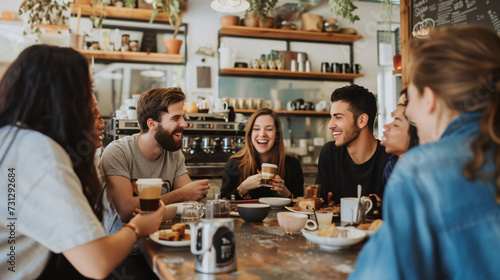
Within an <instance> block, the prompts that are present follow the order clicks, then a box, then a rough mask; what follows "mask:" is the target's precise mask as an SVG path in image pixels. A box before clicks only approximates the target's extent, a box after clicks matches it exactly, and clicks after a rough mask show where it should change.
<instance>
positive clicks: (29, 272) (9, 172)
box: [0, 126, 105, 279]
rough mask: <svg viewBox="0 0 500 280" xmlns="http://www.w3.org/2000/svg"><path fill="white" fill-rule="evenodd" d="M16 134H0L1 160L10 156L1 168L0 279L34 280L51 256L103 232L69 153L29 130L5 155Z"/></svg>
mask: <svg viewBox="0 0 500 280" xmlns="http://www.w3.org/2000/svg"><path fill="white" fill-rule="evenodd" d="M16 129H17V128H13V127H12V126H5V127H3V128H0V157H2V156H3V155H5V154H6V157H5V159H4V161H3V162H2V164H1V165H0V178H1V180H0V181H1V183H0V184H1V186H2V187H1V188H0V197H1V198H2V199H1V200H0V209H2V211H3V212H2V215H1V217H0V240H1V242H0V279H35V278H37V277H38V276H40V273H41V272H42V271H43V269H44V268H45V266H46V265H47V262H48V260H49V257H50V252H51V251H52V252H54V253H61V252H63V251H66V250H68V249H71V248H75V247H77V246H79V245H82V244H86V243H88V242H91V241H94V240H96V239H99V238H101V237H104V236H105V232H104V229H103V227H102V225H101V223H100V222H99V220H98V219H97V217H96V216H95V214H94V212H93V211H92V208H91V207H90V204H89V203H88V201H87V199H86V198H85V195H84V194H83V190H82V185H81V183H80V180H79V179H78V176H77V175H76V174H75V172H74V171H73V164H72V162H71V159H70V156H69V155H68V153H67V152H66V151H65V150H64V149H63V148H62V147H61V146H60V145H59V144H58V143H56V142H55V141H54V140H52V139H51V138H49V137H47V136H45V135H43V134H42V133H40V132H36V131H33V130H27V129H21V130H20V131H19V133H18V134H17V136H16V138H15V140H14V142H12V146H10V147H9V148H8V150H7V147H8V146H9V143H10V142H11V141H12V137H13V135H12V134H13V133H14V131H15V130H16ZM8 179H10V181H8ZM8 207H11V208H10V209H9V208H8ZM9 210H11V211H12V212H8V211H9ZM9 254H10V255H9ZM10 261H13V262H12V263H11V262H10ZM14 266H15V267H14ZM9 268H10V269H12V270H15V272H14V271H12V270H9Z"/></svg>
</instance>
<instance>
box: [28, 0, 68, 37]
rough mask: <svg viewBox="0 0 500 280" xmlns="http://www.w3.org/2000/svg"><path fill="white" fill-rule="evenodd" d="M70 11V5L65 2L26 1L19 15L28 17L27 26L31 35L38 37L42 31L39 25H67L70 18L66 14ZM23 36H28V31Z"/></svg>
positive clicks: (49, 0) (54, 0)
mask: <svg viewBox="0 0 500 280" xmlns="http://www.w3.org/2000/svg"><path fill="white" fill-rule="evenodd" d="M68 9H69V3H66V1H63V0H24V1H23V3H22V4H21V6H20V7H19V14H20V15H22V14H23V13H25V14H26V15H27V17H28V20H27V22H26V23H27V24H28V25H29V28H30V33H31V34H36V35H37V36H39V35H41V34H42V31H41V30H40V28H39V27H38V26H37V24H57V25H65V24H66V20H68V17H67V16H66V15H64V13H65V12H66V11H67V10H68ZM23 34H24V35H27V34H28V32H26V29H25V30H23Z"/></svg>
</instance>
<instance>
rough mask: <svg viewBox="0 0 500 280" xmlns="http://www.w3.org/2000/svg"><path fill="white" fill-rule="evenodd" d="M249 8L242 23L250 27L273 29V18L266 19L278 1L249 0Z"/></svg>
mask: <svg viewBox="0 0 500 280" xmlns="http://www.w3.org/2000/svg"><path fill="white" fill-rule="evenodd" d="M249 2H250V7H249V8H248V9H247V10H246V12H245V19H244V23H245V25H246V26H251V27H268V28H272V27H274V18H271V17H267V15H268V14H269V12H270V11H271V10H272V9H273V8H274V6H276V3H278V0H250V1H249Z"/></svg>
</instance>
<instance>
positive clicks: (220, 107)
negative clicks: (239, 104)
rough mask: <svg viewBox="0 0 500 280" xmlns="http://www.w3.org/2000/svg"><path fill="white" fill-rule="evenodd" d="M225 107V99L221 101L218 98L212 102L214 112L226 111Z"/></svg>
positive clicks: (226, 105) (226, 104)
mask: <svg viewBox="0 0 500 280" xmlns="http://www.w3.org/2000/svg"><path fill="white" fill-rule="evenodd" d="M227 107H228V103H227V102H226V101H222V99H220V98H218V99H217V100H216V101H215V104H214V111H215V112H223V111H227Z"/></svg>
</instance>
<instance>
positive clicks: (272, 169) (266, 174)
mask: <svg viewBox="0 0 500 280" xmlns="http://www.w3.org/2000/svg"><path fill="white" fill-rule="evenodd" d="M261 171H262V172H261V176H262V179H261V183H262V184H263V185H271V183H272V180H273V179H274V177H275V176H276V173H278V166H277V165H276V164H271V163H263V164H262V170H261Z"/></svg>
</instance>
